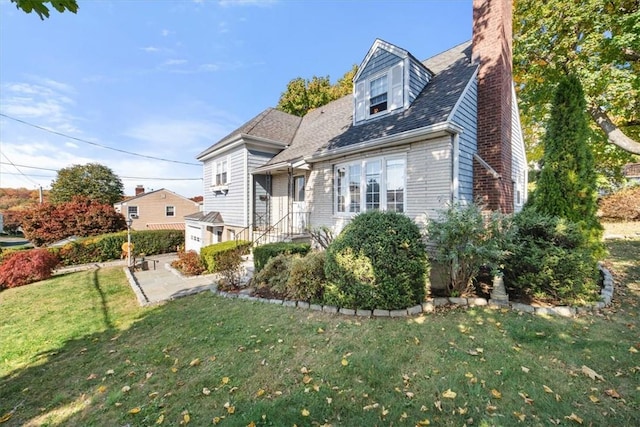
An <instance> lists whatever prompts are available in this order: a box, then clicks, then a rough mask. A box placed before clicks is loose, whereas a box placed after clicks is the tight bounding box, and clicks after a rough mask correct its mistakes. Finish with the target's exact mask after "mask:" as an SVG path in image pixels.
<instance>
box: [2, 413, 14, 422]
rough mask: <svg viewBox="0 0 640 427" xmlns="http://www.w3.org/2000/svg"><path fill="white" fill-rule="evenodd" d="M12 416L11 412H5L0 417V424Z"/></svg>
mask: <svg viewBox="0 0 640 427" xmlns="http://www.w3.org/2000/svg"><path fill="white" fill-rule="evenodd" d="M12 416H13V412H7V413H6V414H4V415H3V416H2V417H0V424H1V423H6V422H7V421H9V420H10V419H11V417H12Z"/></svg>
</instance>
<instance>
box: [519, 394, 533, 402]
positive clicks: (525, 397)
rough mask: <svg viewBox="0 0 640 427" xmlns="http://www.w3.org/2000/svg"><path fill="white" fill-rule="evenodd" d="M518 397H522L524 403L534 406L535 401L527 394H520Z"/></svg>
mask: <svg viewBox="0 0 640 427" xmlns="http://www.w3.org/2000/svg"><path fill="white" fill-rule="evenodd" d="M518 396H520V397H521V398H523V399H524V403H526V404H529V405H533V399H531V398H530V397H529V396H527V395H526V394H524V393H522V392H520V393H518Z"/></svg>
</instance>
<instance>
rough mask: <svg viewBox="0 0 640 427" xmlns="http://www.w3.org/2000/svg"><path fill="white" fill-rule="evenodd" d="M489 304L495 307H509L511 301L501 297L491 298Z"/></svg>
mask: <svg viewBox="0 0 640 427" xmlns="http://www.w3.org/2000/svg"><path fill="white" fill-rule="evenodd" d="M489 306H490V307H495V308H503V307H509V301H508V300H501V299H490V300H489Z"/></svg>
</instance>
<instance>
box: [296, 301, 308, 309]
mask: <svg viewBox="0 0 640 427" xmlns="http://www.w3.org/2000/svg"><path fill="white" fill-rule="evenodd" d="M298 307H300V308H309V303H308V302H304V301H298Z"/></svg>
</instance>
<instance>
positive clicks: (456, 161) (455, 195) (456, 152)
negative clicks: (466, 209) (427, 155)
mask: <svg viewBox="0 0 640 427" xmlns="http://www.w3.org/2000/svg"><path fill="white" fill-rule="evenodd" d="M451 139H452V142H453V150H452V155H453V165H452V166H453V171H452V172H453V179H452V180H451V201H452V202H453V203H454V204H456V203H458V201H459V199H460V134H458V133H454V134H453V135H452V136H451Z"/></svg>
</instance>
